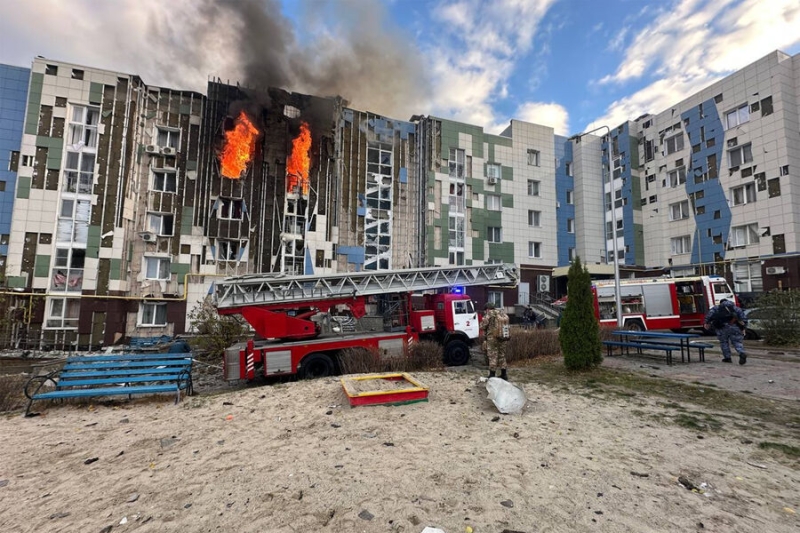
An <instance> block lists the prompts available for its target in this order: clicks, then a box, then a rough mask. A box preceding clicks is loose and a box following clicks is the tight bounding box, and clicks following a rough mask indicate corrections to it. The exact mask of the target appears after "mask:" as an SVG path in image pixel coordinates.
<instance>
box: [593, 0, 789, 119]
mask: <svg viewBox="0 0 800 533" xmlns="http://www.w3.org/2000/svg"><path fill="white" fill-rule="evenodd" d="M797 43H800V4H798V2H797V0H771V1H770V2H769V5H768V6H766V5H764V2H763V1H761V0H680V1H676V2H675V5H674V6H672V7H667V8H665V9H663V10H662V11H661V13H660V14H659V15H658V16H657V17H656V18H655V20H653V22H652V23H651V24H649V25H647V26H645V27H644V28H643V29H642V30H640V31H639V33H638V34H637V35H636V36H635V38H634V39H633V41H632V42H631V44H630V46H629V47H628V49H627V51H626V53H625V57H624V58H623V60H622V62H621V63H620V65H619V67H618V68H617V70H616V72H614V73H613V74H610V75H608V76H605V77H604V78H602V79H601V80H599V83H601V84H612V83H613V84H620V85H624V84H626V83H627V82H633V81H635V80H637V79H642V78H644V79H648V80H649V79H655V80H656V81H653V82H651V83H650V84H649V85H647V86H646V87H644V88H642V89H640V90H638V91H636V92H635V93H634V94H632V95H629V96H626V97H624V98H621V99H619V100H617V101H615V102H613V103H612V104H611V105H610V106H609V107H608V108H607V110H606V113H605V114H604V115H603V116H602V117H600V118H598V119H597V120H596V121H595V122H593V124H597V123H599V124H609V125H611V126H612V127H613V126H614V125H616V124H619V123H621V122H623V121H625V120H629V119H634V118H636V117H637V116H639V115H641V114H643V113H645V112H650V113H660V112H661V111H663V110H664V109H666V108H667V107H668V106H670V105H672V104H674V103H676V102H679V101H681V100H683V99H684V98H685V97H686V96H688V95H690V94H692V93H694V92H697V91H698V90H700V89H702V88H703V87H706V86H708V85H710V84H711V83H713V82H714V81H716V80H718V79H720V78H721V77H724V76H725V75H727V74H730V73H732V72H734V71H735V70H738V69H741V68H742V67H744V66H746V65H747V64H749V63H752V62H753V61H756V60H757V59H759V58H761V57H763V56H764V55H766V54H768V53H770V52H771V51H773V50H775V49H785V48H788V47H791V46H794V45H796V44H797Z"/></svg>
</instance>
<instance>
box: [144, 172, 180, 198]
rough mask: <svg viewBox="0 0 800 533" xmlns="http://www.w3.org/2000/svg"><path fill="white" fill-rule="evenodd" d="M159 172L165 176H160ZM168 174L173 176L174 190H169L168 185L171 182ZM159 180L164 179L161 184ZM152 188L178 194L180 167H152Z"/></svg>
mask: <svg viewBox="0 0 800 533" xmlns="http://www.w3.org/2000/svg"><path fill="white" fill-rule="evenodd" d="M159 174H162V175H163V177H162V178H159V176H158V175H159ZM168 176H171V177H172V186H173V187H172V190H168V189H169V188H168V185H169V184H170V183H169V182H170V180H169V179H168ZM159 180H163V182H162V183H161V184H159V183H158V182H159ZM150 190H151V191H156V192H162V193H166V194H177V192H178V169H175V168H151V169H150Z"/></svg>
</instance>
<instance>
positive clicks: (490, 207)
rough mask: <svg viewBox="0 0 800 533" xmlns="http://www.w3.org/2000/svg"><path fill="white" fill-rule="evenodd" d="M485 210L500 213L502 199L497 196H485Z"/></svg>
mask: <svg viewBox="0 0 800 533" xmlns="http://www.w3.org/2000/svg"><path fill="white" fill-rule="evenodd" d="M486 210H487V211H502V210H503V197H502V196H500V195H499V194H487V195H486Z"/></svg>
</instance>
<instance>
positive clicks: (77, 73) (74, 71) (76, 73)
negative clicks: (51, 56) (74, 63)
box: [72, 68, 83, 80]
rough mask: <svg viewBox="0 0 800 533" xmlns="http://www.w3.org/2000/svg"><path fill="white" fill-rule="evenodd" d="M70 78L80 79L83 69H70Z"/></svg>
mask: <svg viewBox="0 0 800 533" xmlns="http://www.w3.org/2000/svg"><path fill="white" fill-rule="evenodd" d="M72 79H73V80H82V79H83V71H82V70H81V69H78V68H74V69H72Z"/></svg>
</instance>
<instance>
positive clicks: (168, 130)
mask: <svg viewBox="0 0 800 533" xmlns="http://www.w3.org/2000/svg"><path fill="white" fill-rule="evenodd" d="M162 134H164V135H166V140H167V142H166V144H162V143H161V139H162ZM153 139H154V140H155V143H154V144H155V145H156V146H158V147H159V148H172V149H173V150H175V151H176V152H177V151H179V150H180V147H181V129H180V128H174V127H172V126H166V125H163V124H156V125H155V131H154V132H153ZM173 139H177V140H173Z"/></svg>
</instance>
